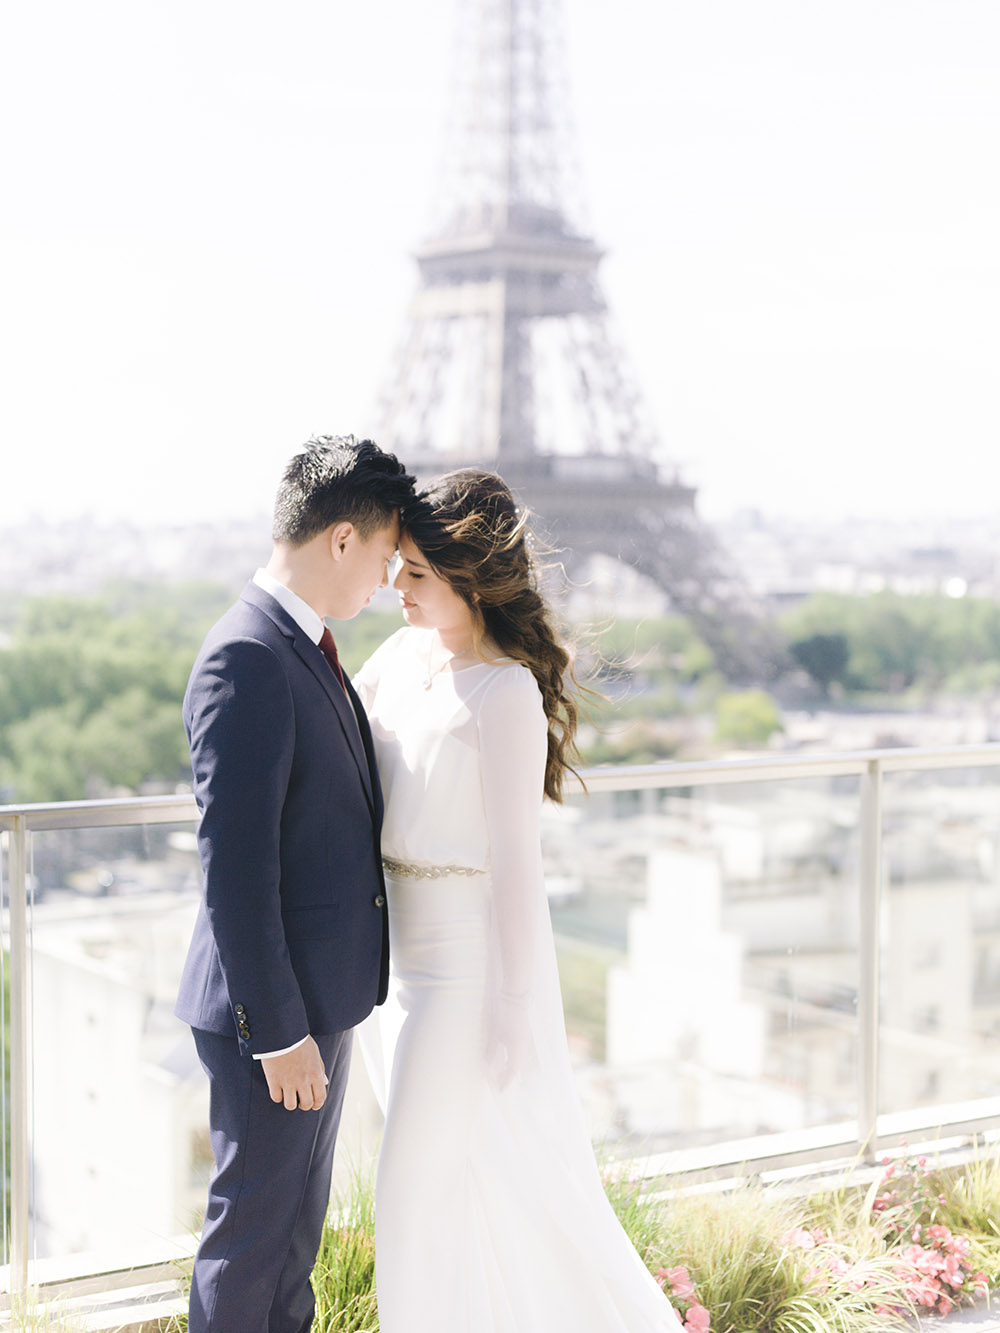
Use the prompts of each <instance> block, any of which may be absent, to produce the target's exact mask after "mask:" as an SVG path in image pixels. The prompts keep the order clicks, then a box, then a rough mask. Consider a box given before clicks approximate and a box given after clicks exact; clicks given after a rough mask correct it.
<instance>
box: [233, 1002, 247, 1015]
mask: <svg viewBox="0 0 1000 1333" xmlns="http://www.w3.org/2000/svg"><path fill="white" fill-rule="evenodd" d="M234 1007H235V1009H236V1012H237V1013H238V1014H245V1013H246V1010H245V1009H244V1008H243V1006H242V1005H241V1004H237V1005H235V1006H234Z"/></svg>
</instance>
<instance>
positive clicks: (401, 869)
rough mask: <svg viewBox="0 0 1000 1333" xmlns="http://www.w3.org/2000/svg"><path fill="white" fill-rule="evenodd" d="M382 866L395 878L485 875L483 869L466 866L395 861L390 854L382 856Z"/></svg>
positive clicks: (441, 877)
mask: <svg viewBox="0 0 1000 1333" xmlns="http://www.w3.org/2000/svg"><path fill="white" fill-rule="evenodd" d="M382 868H383V869H384V870H385V871H386V873H387V874H389V875H395V876H396V878H397V879H444V878H445V876H447V875H485V874H486V871H485V870H471V869H470V868H469V867H468V866H417V865H414V864H413V862H412V861H397V860H396V859H395V858H394V857H392V856H383V857H382Z"/></svg>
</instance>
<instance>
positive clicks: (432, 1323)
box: [355, 470, 680, 1333]
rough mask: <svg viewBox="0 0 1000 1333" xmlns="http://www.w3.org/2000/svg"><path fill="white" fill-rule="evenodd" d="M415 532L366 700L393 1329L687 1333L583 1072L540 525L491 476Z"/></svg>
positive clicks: (561, 694) (468, 479)
mask: <svg viewBox="0 0 1000 1333" xmlns="http://www.w3.org/2000/svg"><path fill="white" fill-rule="evenodd" d="M402 527H403V534H402V536H401V538H400V544H399V550H400V556H401V557H402V563H401V566H400V569H399V573H398V574H397V576H396V580H395V587H396V588H397V589H398V591H399V594H400V599H401V602H402V608H403V615H404V618H405V619H406V621H407V622H408V627H407V628H404V629H401V630H400V631H399V632H398V633H397V634H395V635H393V636H392V638H390V639H389V640H387V641H386V643H384V644H383V645H382V646H381V648H379V649H378V651H377V652H376V653H375V654H374V655H373V656H372V657H371V659H370V660H369V661H368V662H367V663H366V664H365V666H364V667H363V668H362V669H361V672H360V674H359V676H358V678H357V680H356V682H355V684H356V685H357V688H358V690H359V692H360V694H361V697H362V699H363V700H364V702H365V705H366V707H367V709H368V711H369V714H370V717H371V722H372V732H373V735H374V739H375V747H376V752H377V755H378V762H379V770H380V773H381V779H382V786H383V790H384V795H385V823H384V828H383V835H382V846H383V854H384V863H385V867H386V872H387V877H388V879H387V883H388V896H389V910H390V935H391V939H392V959H393V990H392V993H391V995H390V1003H389V1005H388V1006H387V1009H386V1011H385V1012H383V1013H381V1014H379V1015H378V1017H377V1018H375V1019H374V1020H372V1021H371V1022H370V1023H369V1024H368V1026H367V1030H366V1032H365V1033H364V1035H363V1040H364V1043H365V1049H366V1055H367V1056H368V1059H369V1067H370V1068H372V1066H373V1065H374V1066H380V1067H379V1068H376V1069H375V1072H374V1081H375V1082H376V1083H379V1082H381V1078H380V1075H384V1077H385V1088H387V1089H388V1095H387V1098H385V1099H384V1101H383V1105H384V1106H385V1108H386V1126H385V1135H384V1138H383V1143H382V1151H381V1155H380V1158H379V1167H378V1179H377V1185H376V1228H375V1229H376V1268H377V1285H378V1304H379V1324H380V1328H381V1331H382V1333H563V1331H564V1330H566V1333H569V1330H572V1333H653V1331H654V1330H655V1331H656V1333H659V1331H660V1330H665V1329H675V1328H677V1327H679V1326H680V1323H679V1319H678V1317H677V1316H676V1314H675V1313H674V1311H673V1309H672V1307H671V1306H670V1305H669V1303H668V1302H667V1300H666V1299H665V1297H664V1296H663V1294H662V1292H661V1291H660V1290H659V1288H658V1287H657V1285H656V1283H655V1282H654V1281H653V1279H652V1277H651V1276H650V1275H649V1273H648V1272H647V1271H646V1269H645V1267H644V1266H643V1264H642V1262H641V1260H640V1259H639V1256H638V1255H637V1254H636V1252H635V1250H634V1249H633V1248H632V1246H631V1244H630V1243H629V1241H628V1239H627V1238H626V1236H625V1233H624V1232H623V1231H622V1230H621V1228H620V1227H619V1225H618V1222H617V1219H616V1218H615V1216H614V1213H613V1212H612V1210H611V1207H610V1205H609V1204H608V1202H607V1199H606V1198H605V1196H604V1192H603V1189H602V1187H601V1182H600V1177H599V1175H598V1171H597V1167H596V1164H595V1162H594V1158H593V1153H592V1151H591V1148H590V1143H589V1139H588V1136H587V1131H586V1127H585V1124H584V1120H583V1116H582V1112H581V1109H580V1105H579V1100H578V1097H577V1095H576V1092H575V1089H574V1085H573V1079H572V1073H571V1070H570V1064H569V1055H568V1051H567V1046H566V1036H565V1030H564V1028H563V1020H562V1002H561V997H560V993H559V983H558V977H557V973H556V964H555V952H554V948H553V942H552V929H551V925H550V922H549V916H548V906H547V902H546V898H545V892H544V887H543V883H542V863H541V850H540V841H539V815H540V807H541V803H542V797H543V794H544V795H545V796H548V797H549V798H550V799H552V800H559V799H560V796H561V791H562V785H563V780H564V777H565V775H566V772H567V770H568V767H569V764H568V753H569V751H570V750H571V747H572V744H573V734H574V731H575V727H576V709H575V706H574V703H573V700H572V698H571V696H570V694H569V692H568V683H567V677H568V671H569V661H568V657H567V654H566V652H565V650H564V649H563V648H562V647H561V646H560V645H559V643H558V642H557V640H556V638H555V635H554V634H553V631H552V628H551V625H550V622H549V616H548V611H547V608H546V606H545V603H544V601H543V600H542V598H541V597H540V595H539V593H538V591H537V588H536V587H535V576H534V571H533V569H532V562H531V558H530V555H529V552H528V548H527V543H526V532H525V525H524V520H523V518H522V517H520V516H519V515H518V512H517V508H516V506H515V504H514V501H513V498H512V497H511V494H510V492H509V491H508V489H507V487H506V486H505V485H504V483H503V482H502V481H501V480H500V479H499V478H498V477H495V476H493V475H491V474H490V473H486V472H479V471H473V470H468V471H461V472H454V473H451V474H449V475H448V476H445V477H443V478H441V479H440V480H439V481H438V482H437V483H436V484H435V485H433V486H432V487H431V489H430V490H428V491H425V492H424V493H423V494H422V495H421V496H419V497H418V498H417V500H416V502H415V503H414V504H413V505H411V506H409V507H408V508H407V509H406V510H405V511H404V513H403V515H402ZM393 1001H395V1006H393ZM394 1007H395V1014H396V1018H395V1020H393V1008H394ZM376 1028H377V1029H378V1031H379V1037H380V1039H381V1043H382V1044H381V1053H380V1054H379V1053H378V1052H375V1051H373V1035H374V1032H375V1030H376ZM383 1091H384V1089H383Z"/></svg>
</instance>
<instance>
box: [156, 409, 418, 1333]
mask: <svg viewBox="0 0 1000 1333" xmlns="http://www.w3.org/2000/svg"><path fill="white" fill-rule="evenodd" d="M412 486H413V480H412V478H411V477H409V476H408V475H407V474H406V473H405V472H404V470H403V467H402V465H401V464H400V463H399V462H398V460H397V459H396V458H395V457H394V456H393V455H392V454H385V453H383V452H382V451H381V450H380V449H378V448H377V447H376V446H375V445H374V444H372V442H371V441H370V440H364V441H362V442H361V443H360V444H359V443H356V442H355V441H354V439H353V437H350V436H349V437H346V438H341V437H330V436H323V437H321V438H319V439H315V440H311V441H310V442H309V443H308V445H306V446H305V448H304V450H303V452H301V453H300V454H298V455H296V457H294V458H293V459H292V460H291V462H290V463H289V464H288V466H287V468H286V470H285V473H284V476H283V478H282V481H281V485H280V488H279V490H278V496H277V500H276V503H275V511H274V529H273V536H274V549H273V552H272V554H271V558H270V560H269V562H268V564H267V567H266V569H263V570H258V571H257V573H256V574H255V576H254V578H253V581H252V582H251V583H248V584H247V586H246V588H245V589H244V591H243V593H242V596H241V597H240V600H239V601H238V602H237V603H236V605H235V606H233V607H231V608H230V610H229V611H227V612H226V614H225V615H224V616H223V617H222V619H221V620H220V621H219V622H218V624H217V625H216V626H215V627H214V629H212V630H211V631H210V632H209V634H208V637H207V638H206V639H205V642H204V644H203V645H202V649H201V652H200V654H199V656H198V659H197V661H196V662H195V665H194V668H193V670H192V672H191V679H190V681H189V683H188V688H187V693H186V695H185V699H184V725H185V728H186V730H187V734H188V740H189V743H190V746H191V762H192V768H193V771H194V791H195V796H196V797H197V800H198V807H199V809H200V811H201V827H200V830H199V833H198V844H199V851H200V855H201V863H202V869H203V873H204V884H205V893H204V899H203V901H202V904H201V909H200V911H199V914H198V919H197V921H196V923H195V928H194V935H193V938H192V940H191V947H190V950H189V952H188V956H187V961H186V963H185V966H184V973H183V976H182V978H181V985H180V993H179V996H178V1000H177V1007H176V1012H177V1015H178V1017H180V1018H182V1019H183V1020H184V1021H185V1022H187V1023H190V1024H191V1027H192V1029H193V1031H194V1040H195V1045H196V1047H197V1050H198V1055H199V1058H200V1060H201V1062H202V1064H203V1066H204V1068H205V1071H206V1073H207V1074H208V1078H209V1084H210V1098H211V1100H210V1112H209V1118H210V1126H211V1141H212V1153H213V1156H214V1159H215V1169H214V1171H213V1174H212V1179H211V1182H210V1185H209V1197H208V1210H207V1213H206V1216H205V1223H204V1228H203V1231H202V1237H201V1244H200V1246H199V1248H198V1253H197V1255H196V1257H195V1263H194V1276H193V1280H192V1284H191V1303H190V1315H189V1323H188V1328H189V1333H209V1331H210V1333H307V1330H308V1329H309V1327H310V1325H311V1323H312V1319H313V1311H314V1300H313V1293H312V1289H311V1287H310V1284H309V1275H310V1272H311V1271H312V1267H313V1264H314V1262H315V1259H316V1253H317V1250H318V1248H319V1242H320V1237H321V1233H322V1227H323V1221H324V1218H325V1216H326V1210H327V1206H328V1203H329V1196H330V1172H331V1165H332V1160H333V1147H334V1140H335V1139H336V1134H337V1126H338V1123H339V1120H340V1111H341V1105H342V1103H343V1097H344V1088H345V1086H346V1083H347V1074H348V1067H349V1063H350V1052H351V1028H352V1027H353V1026H354V1025H355V1024H356V1023H358V1022H360V1020H361V1019H362V1018H364V1017H365V1015H366V1014H368V1013H369V1012H370V1011H371V1009H372V1007H373V1005H375V1004H380V1003H381V1002H382V1000H384V998H385V993H386V983H387V970H388V952H389V940H388V925H387V918H386V905H385V884H384V880H383V877H382V866H381V859H380V853H379V832H380V826H381V818H382V801H381V796H380V792H379V785H378V781H377V775H376V772H375V760H374V755H373V751H372V742H371V733H370V731H369V728H368V723H367V720H366V718H365V714H364V710H363V709H362V707H361V704H360V701H359V700H358V697H357V695H356V694H355V693H354V690H353V689H352V687H351V685H350V683H349V682H348V681H347V680H346V679H345V677H344V676H343V673H342V672H341V670H340V665H339V661H338V659H337V655H336V646H335V644H334V642H333V638H332V636H331V634H330V631H329V630H328V629H326V628H325V626H324V624H323V617H330V618H331V619H333V620H349V619H351V617H353V616H355V615H357V613H358V612H359V611H360V610H361V608H362V607H363V606H366V605H367V604H368V602H369V601H370V600H371V597H372V595H373V594H374V592H375V590H376V589H377V588H380V587H384V586H385V584H386V582H387V565H388V562H389V561H390V560H391V558H392V556H393V554H394V552H395V550H396V543H397V540H398V537H399V509H400V507H401V506H402V505H403V504H404V503H405V502H406V501H407V500H408V499H409V498H410V496H411V494H412Z"/></svg>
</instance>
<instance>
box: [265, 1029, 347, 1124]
mask: <svg viewBox="0 0 1000 1333" xmlns="http://www.w3.org/2000/svg"><path fill="white" fill-rule="evenodd" d="M261 1064H262V1065H263V1067H264V1077H265V1078H266V1079H267V1090H268V1092H270V1094H271V1101H272V1102H284V1104H285V1110H286V1111H294V1110H295V1108H296V1107H298V1109H299V1110H300V1111H318V1110H319V1108H320V1107H321V1106H322V1105H323V1103H324V1102H325V1101H326V1085H327V1084H328V1083H329V1081H330V1080H329V1079H328V1078H327V1076H326V1070H325V1069H324V1068H323V1059H322V1056H321V1055H320V1053H319V1047H318V1046H317V1045H316V1043H315V1041H313V1039H312V1037H307V1038H306V1039H305V1041H304V1042H303V1043H302V1045H301V1046H296V1048H295V1050H294V1051H287V1052H286V1053H285V1054H284V1055H270V1056H268V1057H267V1058H266V1059H264V1060H261Z"/></svg>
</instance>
